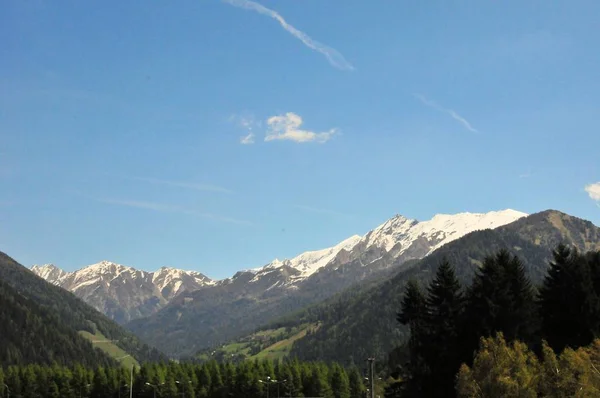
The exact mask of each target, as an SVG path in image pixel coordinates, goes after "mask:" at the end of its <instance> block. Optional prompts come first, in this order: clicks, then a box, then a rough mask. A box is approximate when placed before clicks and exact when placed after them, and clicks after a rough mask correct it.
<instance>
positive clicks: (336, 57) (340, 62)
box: [223, 0, 354, 70]
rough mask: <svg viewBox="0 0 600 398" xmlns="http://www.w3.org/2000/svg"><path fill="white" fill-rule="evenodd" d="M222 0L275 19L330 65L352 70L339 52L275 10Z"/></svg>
mask: <svg viewBox="0 0 600 398" xmlns="http://www.w3.org/2000/svg"><path fill="white" fill-rule="evenodd" d="M223 1H224V2H225V3H228V4H231V5H232V6H235V7H239V8H244V9H247V10H253V11H256V12H258V13H260V14H263V15H267V16H269V17H271V18H273V19H275V20H276V21H277V22H279V24H280V25H281V27H282V28H283V29H285V30H286V31H288V32H289V33H290V34H291V35H292V36H294V37H295V38H297V39H298V40H300V41H301V42H302V43H304V45H305V46H307V47H308V48H310V49H312V50H315V51H318V52H320V53H321V54H323V55H324V56H325V57H326V58H327V60H328V61H329V63H330V64H331V65H332V66H334V67H336V68H338V69H342V70H354V67H353V66H352V64H350V62H348V61H347V60H346V59H345V58H344V56H343V55H342V54H340V53H339V52H338V51H336V50H335V49H333V48H331V47H329V46H326V45H325V44H323V43H319V42H318V41H315V40H313V39H311V38H310V37H309V36H308V35H307V34H306V33H304V32H302V31H300V30H298V29H296V28H295V27H293V26H292V25H290V24H289V23H287V21H286V20H285V19H283V17H282V16H281V15H280V14H279V13H277V12H276V11H273V10H271V9H269V8H267V7H265V6H263V5H261V4H258V3H256V2H254V1H250V0H223Z"/></svg>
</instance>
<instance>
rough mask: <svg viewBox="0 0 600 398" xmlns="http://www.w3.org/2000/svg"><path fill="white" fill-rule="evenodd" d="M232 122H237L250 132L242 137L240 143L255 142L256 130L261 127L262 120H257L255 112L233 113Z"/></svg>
mask: <svg viewBox="0 0 600 398" xmlns="http://www.w3.org/2000/svg"><path fill="white" fill-rule="evenodd" d="M229 121H230V122H233V123H235V124H236V125H237V126H239V127H240V128H242V129H244V130H246V132H247V133H248V134H246V135H243V136H242V137H240V144H242V145H250V144H254V137H255V134H254V130H255V128H257V127H260V125H261V124H260V122H257V121H256V120H255V118H254V115H253V114H251V113H250V114H242V115H231V117H230V118H229Z"/></svg>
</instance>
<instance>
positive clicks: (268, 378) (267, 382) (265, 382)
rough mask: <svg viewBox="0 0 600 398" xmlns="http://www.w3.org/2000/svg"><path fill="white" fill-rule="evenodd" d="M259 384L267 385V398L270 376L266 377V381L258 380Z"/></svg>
mask: <svg viewBox="0 0 600 398" xmlns="http://www.w3.org/2000/svg"><path fill="white" fill-rule="evenodd" d="M258 382H259V383H263V384H266V385H267V398H269V386H270V385H271V384H270V383H271V376H267V381H262V380H259V381H258Z"/></svg>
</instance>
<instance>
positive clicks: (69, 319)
mask: <svg viewBox="0 0 600 398" xmlns="http://www.w3.org/2000/svg"><path fill="white" fill-rule="evenodd" d="M0 303H1V305H0V320H1V321H2V322H0V363H2V364H16V363H48V364H51V363H53V362H55V361H56V362H57V363H61V364H74V363H84V364H88V365H90V366H97V365H99V364H103V363H114V362H112V360H111V359H110V358H109V357H108V356H107V355H105V354H103V353H102V351H101V349H99V346H98V345H95V344H94V343H96V344H104V343H108V342H110V343H111V344H113V345H115V346H116V347H118V348H119V349H121V350H122V352H124V353H127V355H128V356H129V355H130V356H131V357H133V358H134V359H136V360H138V361H148V360H163V359H165V358H164V356H162V355H161V354H160V353H159V352H158V351H156V350H154V349H152V348H150V347H149V346H147V345H146V344H144V343H142V342H141V341H140V340H139V339H138V338H137V337H136V336H134V335H133V334H132V333H130V332H128V331H126V330H125V329H124V328H122V327H121V326H119V325H117V324H116V323H115V322H113V321H111V320H110V319H108V318H107V317H106V316H105V315H103V314H101V313H100V312H98V311H97V310H95V309H94V308H92V307H91V306H89V305H87V304H86V303H84V302H83V301H82V300H80V299H78V298H77V297H75V296H74V295H73V294H71V293H69V292H67V291H65V290H64V289H61V288H59V287H57V286H54V285H52V284H50V283H48V282H46V281H45V280H43V279H42V278H40V277H38V276H37V275H35V274H34V273H33V272H31V271H30V270H28V269H27V268H25V267H24V266H22V265H20V264H19V263H17V262H16V261H15V260H13V259H12V258H10V257H9V256H7V255H6V254H4V253H2V252H0ZM85 336H90V337H94V336H102V338H103V340H102V341H90V340H91V338H88V339H86V337H85ZM94 338H95V337H94Z"/></svg>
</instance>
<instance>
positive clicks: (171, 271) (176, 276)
mask: <svg viewBox="0 0 600 398" xmlns="http://www.w3.org/2000/svg"><path fill="white" fill-rule="evenodd" d="M152 283H153V284H154V285H155V286H156V287H157V288H158V290H160V292H161V293H162V294H163V296H164V297H165V298H166V299H171V298H172V297H175V296H176V295H178V294H179V293H181V292H183V291H193V290H197V289H200V288H202V287H204V286H209V285H214V284H215V282H214V281H213V280H211V279H210V278H208V277H207V276H205V275H203V274H201V273H200V272H195V271H185V270H181V269H176V268H171V267H162V268H160V269H159V270H158V271H155V272H153V273H152Z"/></svg>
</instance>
